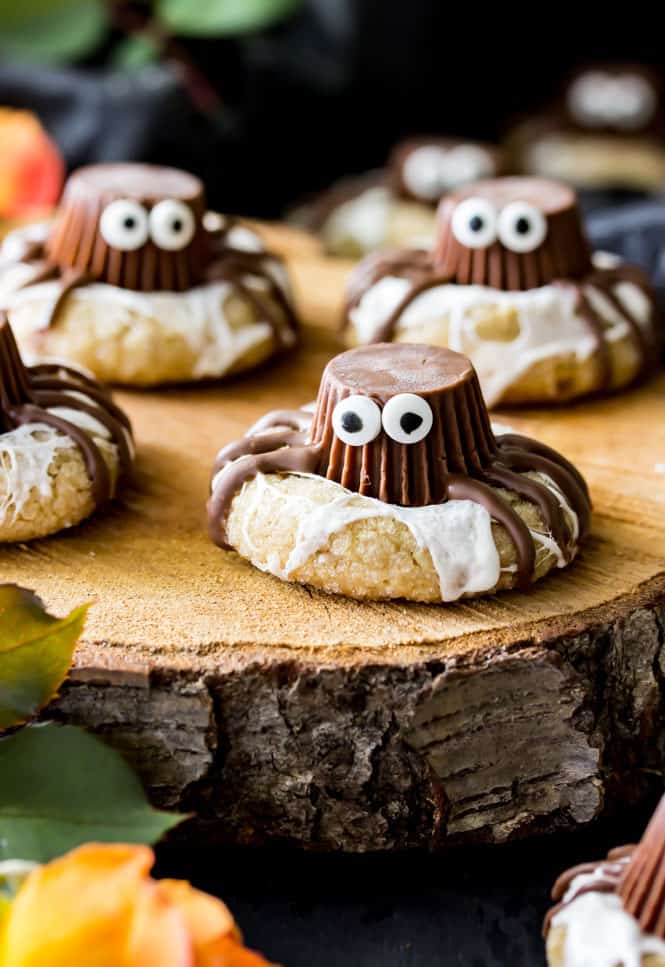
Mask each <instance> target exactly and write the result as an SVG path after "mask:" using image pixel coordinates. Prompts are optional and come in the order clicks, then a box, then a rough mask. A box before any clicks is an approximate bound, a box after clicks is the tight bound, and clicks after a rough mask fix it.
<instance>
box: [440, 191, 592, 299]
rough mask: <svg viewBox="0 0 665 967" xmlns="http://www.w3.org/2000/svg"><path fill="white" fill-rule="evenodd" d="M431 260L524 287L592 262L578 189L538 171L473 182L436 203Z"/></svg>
mask: <svg viewBox="0 0 665 967" xmlns="http://www.w3.org/2000/svg"><path fill="white" fill-rule="evenodd" d="M437 220H438V231H437V239H436V243H435V246H434V252H433V261H434V268H435V270H436V271H437V272H439V273H441V274H442V275H444V276H446V277H447V278H448V279H449V280H450V281H451V282H455V283H457V284H458V285H486V286H490V287H491V288H493V289H504V290H523V289H535V288H538V286H542V285H547V284H548V283H550V282H553V281H554V280H556V279H570V280H576V279H580V278H582V277H583V276H584V275H588V274H589V273H590V272H591V270H592V264H591V250H590V248H589V244H588V242H587V239H586V236H585V234H584V229H583V226H582V219H581V215H580V211H579V207H578V204H577V198H576V195H575V192H574V191H573V190H572V189H571V188H569V187H568V186H567V185H564V184H560V183H559V182H555V181H547V180H545V179H540V178H500V179H493V180H488V181H480V182H476V184H474V185H468V186H466V187H465V188H461V189H459V190H458V191H455V192H453V193H451V194H450V195H448V196H447V197H446V198H445V199H444V200H443V201H442V202H441V205H440V207H439V212H438V217H437Z"/></svg>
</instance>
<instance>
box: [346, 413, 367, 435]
mask: <svg viewBox="0 0 665 967" xmlns="http://www.w3.org/2000/svg"><path fill="white" fill-rule="evenodd" d="M362 428H363V421H362V420H361V419H360V417H359V416H358V414H357V413H354V412H353V410H347V411H346V413H342V429H343V430H346V432H347V433H359V432H360V431H361V430H362Z"/></svg>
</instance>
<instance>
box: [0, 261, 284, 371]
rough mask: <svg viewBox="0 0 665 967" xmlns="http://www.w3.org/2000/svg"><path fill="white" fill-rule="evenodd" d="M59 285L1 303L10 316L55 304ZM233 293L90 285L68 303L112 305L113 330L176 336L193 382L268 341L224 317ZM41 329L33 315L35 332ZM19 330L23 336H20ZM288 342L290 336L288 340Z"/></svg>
mask: <svg viewBox="0 0 665 967" xmlns="http://www.w3.org/2000/svg"><path fill="white" fill-rule="evenodd" d="M246 284H247V285H248V286H249V287H251V288H253V289H256V290H257V291H265V284H264V283H262V282H261V280H259V279H249V278H248V279H247V280H246ZM58 291H59V284H58V283H53V282H45V283H43V284H40V285H34V286H30V287H29V288H27V289H21V290H20V291H18V292H16V293H14V295H12V296H11V297H10V298H9V299H7V300H5V303H6V307H7V308H8V309H9V310H10V311H11V310H12V309H14V308H17V307H19V306H21V305H24V304H25V303H29V302H33V301H34V302H36V303H42V302H46V301H49V300H51V299H54V298H55V296H56V295H57V293H58ZM234 291H235V289H234V286H233V285H232V284H230V283H228V282H215V283H211V284H209V285H203V286H197V287H196V288H193V289H189V290H188V291H186V292H149V293H145V292H135V291H132V290H130V289H121V288H119V287H118V286H114V285H106V284H104V283H94V284H90V285H86V286H81V287H80V288H77V289H74V290H73V291H72V292H70V293H69V295H68V297H67V299H68V302H70V303H79V304H80V305H84V304H87V305H112V306H114V307H115V308H116V310H117V312H118V318H117V326H118V328H123V326H124V325H126V326H127V327H129V328H131V323H132V319H131V315H132V314H138V315H142V316H144V317H146V318H149V319H155V320H157V321H158V322H159V324H160V326H162V327H163V328H164V332H165V337H168V333H169V332H172V333H177V334H178V335H179V336H181V337H182V338H183V339H184V340H185V341H186V342H187V343H189V345H190V347H191V349H192V353H193V354H194V355H195V356H196V358H197V362H196V365H195V366H194V370H193V376H194V377H195V378H204V377H207V376H219V375H221V374H223V373H225V372H226V371H227V370H228V369H230V368H231V367H232V366H233V364H234V363H235V361H236V360H237V359H239V358H240V357H241V356H243V355H244V354H245V353H246V352H247V351H248V350H250V349H251V348H252V347H253V346H256V345H257V344H259V343H261V342H263V341H264V340H266V339H268V338H269V337H270V335H271V332H272V328H271V326H270V323H269V322H267V321H266V322H263V321H259V322H255V323H251V324H250V325H246V326H241V327H240V328H239V329H235V328H233V327H232V326H231V324H230V322H229V320H228V318H227V316H226V312H225V308H224V303H225V302H226V299H227V298H228V296H229V295H231V294H233V292H234ZM40 324H41V317H40V314H39V313H35V317H34V329H35V330H36V329H37V328H38V327H39V325H40ZM23 328H24V327H23V324H22V325H21V330H23ZM286 338H288V334H287V335H286Z"/></svg>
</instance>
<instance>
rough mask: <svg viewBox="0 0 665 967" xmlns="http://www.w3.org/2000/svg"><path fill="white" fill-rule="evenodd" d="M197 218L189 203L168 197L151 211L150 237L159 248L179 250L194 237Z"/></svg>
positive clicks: (169, 250)
mask: <svg viewBox="0 0 665 967" xmlns="http://www.w3.org/2000/svg"><path fill="white" fill-rule="evenodd" d="M195 231H196V220H195V218H194V213H193V212H192V210H191V208H190V207H189V205H185V203H184V202H181V201H176V200H175V199H172V198H166V199H165V200H164V201H160V202H158V203H157V204H156V205H155V207H154V208H153V209H152V210H151V212H150V237H151V238H152V240H153V242H154V243H155V245H156V246H157V248H161V249H165V250H166V251H167V252H177V251H179V250H180V249H183V248H186V246H187V245H189V243H190V242H191V240H192V238H193V237H194V232H195Z"/></svg>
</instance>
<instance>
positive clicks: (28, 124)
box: [0, 108, 65, 218]
mask: <svg viewBox="0 0 665 967" xmlns="http://www.w3.org/2000/svg"><path fill="white" fill-rule="evenodd" d="M0 144H1V145H2V151H0V218H28V217H31V216H35V215H40V214H44V213H45V212H47V211H48V209H49V208H51V207H52V206H53V205H54V204H55V202H56V201H57V200H58V196H59V195H60V190H61V188H62V182H63V178H64V174H65V169H64V164H63V160H62V158H61V156H60V152H59V151H58V149H57V148H56V146H55V145H54V144H53V142H52V141H51V139H50V138H49V137H48V135H47V134H46V132H45V131H44V129H43V127H42V126H41V124H40V123H39V121H38V120H37V118H36V117H35V116H34V114H31V113H30V112H29V111H14V110H12V109H11V108H0Z"/></svg>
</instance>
